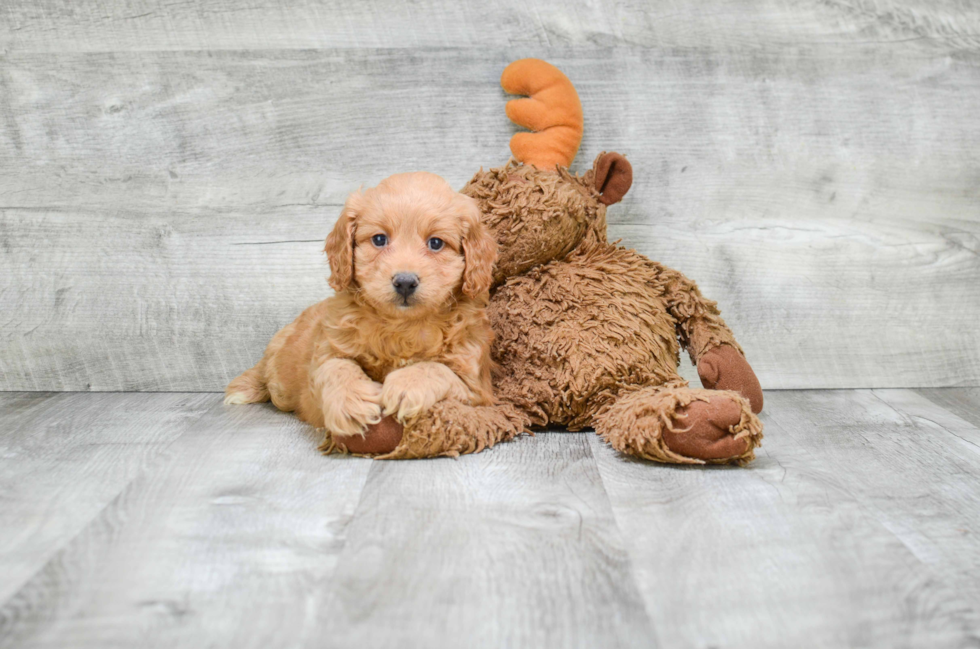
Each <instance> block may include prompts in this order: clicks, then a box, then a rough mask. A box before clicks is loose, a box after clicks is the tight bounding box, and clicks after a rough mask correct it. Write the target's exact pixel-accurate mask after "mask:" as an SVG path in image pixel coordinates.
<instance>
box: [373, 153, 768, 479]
mask: <svg viewBox="0 0 980 649" xmlns="http://www.w3.org/2000/svg"><path fill="white" fill-rule="evenodd" d="M609 155H615V156H617V158H616V161H615V165H614V164H611V163H607V161H606V160H605V158H606V157H607V156H609ZM624 163H625V159H623V158H622V156H619V155H618V154H601V155H600V156H599V157H598V158H597V159H596V162H595V165H594V168H593V169H592V170H590V171H588V172H586V173H585V174H582V175H581V176H576V175H574V174H571V173H569V172H568V170H566V169H561V168H559V169H557V170H556V171H543V170H540V169H536V168H534V167H532V166H529V165H522V164H517V163H515V162H513V161H512V162H510V163H508V164H507V165H506V166H504V167H501V168H497V169H490V170H489V171H483V170H481V171H480V172H479V173H478V174H476V176H474V178H473V179H472V180H471V181H470V182H469V184H468V185H467V186H466V187H465V188H464V189H463V193H466V194H468V195H470V196H472V197H473V198H475V199H476V200H477V201H478V203H479V204H480V207H481V209H482V211H483V218H484V222H485V223H486V224H487V225H488V226H489V227H490V229H491V230H492V231H493V232H494V235H495V236H496V238H497V242H498V246H499V258H498V266H497V269H496V271H495V273H494V283H495V288H494V289H493V290H492V293H491V298H490V304H489V307H488V310H487V313H488V315H489V317H490V322H491V326H492V328H493V330H494V334H495V340H494V344H493V347H492V356H493V360H494V362H495V364H496V366H495V369H494V372H493V382H494V391H495V393H496V398H497V399H498V401H499V402H500V404H502V405H501V406H499V407H498V408H479V409H478V408H467V407H466V406H464V405H461V404H454V405H453V407H452V408H451V409H449V408H447V407H445V406H444V407H443V408H442V409H441V410H440V414H439V416H438V417H434V418H430V419H427V420H426V421H425V422H417V423H414V424H412V425H410V426H409V427H408V429H407V430H406V438H408V437H411V438H412V439H415V440H428V441H427V442H426V443H429V444H432V445H433V447H432V448H433V449H435V448H443V447H445V448H452V449H454V450H457V452H466V451H465V450H459V449H473V450H476V449H477V448H483V447H484V446H488V445H490V444H491V443H494V442H496V441H500V440H502V439H509V438H511V437H513V436H514V435H513V428H511V426H513V425H514V423H515V422H516V421H517V418H516V417H513V416H511V417H505V419H506V425H505V426H504V430H505V431H506V432H505V433H504V434H502V435H497V434H493V433H490V432H488V429H490V428H492V425H491V424H489V422H488V421H487V419H488V418H490V417H499V414H498V412H499V410H500V408H507V412H508V413H512V412H516V413H520V415H521V416H522V417H523V418H524V419H525V420H526V421H527V422H528V423H529V424H530V426H531V427H545V426H551V425H563V426H566V427H567V428H568V429H569V430H580V429H582V428H586V427H590V426H592V427H595V428H596V429H597V431H599V432H600V434H601V435H602V436H603V438H604V439H606V440H607V441H609V442H610V443H611V444H612V445H613V446H614V447H615V448H617V449H618V450H621V451H623V452H625V453H631V454H634V455H637V456H638V457H643V458H647V459H652V460H657V461H661V462H675V463H703V462H706V461H707V462H746V461H748V460H749V459H751V458H752V457H753V449H754V448H755V447H756V446H757V445H758V444H759V442H760V441H761V439H762V434H761V431H762V425H761V423H760V422H759V420H758V418H757V417H756V416H755V414H754V413H753V412H752V407H751V406H750V404H749V402H748V401H747V400H746V399H745V398H743V397H744V396H748V395H747V394H745V392H751V387H752V385H750V384H751V382H752V381H754V385H755V387H756V388H757V387H758V381H757V380H755V375H754V373H752V371H751V367H749V366H748V364H747V363H745V362H744V358H743V356H742V350H741V348H740V347H739V345H738V343H737V342H736V340H735V337H734V336H733V335H732V332H731V331H730V330H729V329H728V327H727V326H726V325H725V322H724V320H722V318H721V316H720V314H719V312H718V308H717V305H716V303H715V302H713V301H711V300H708V299H706V298H705V297H704V296H703V295H702V294H701V292H700V290H699V289H698V287H697V285H696V284H695V283H694V282H692V281H691V280H690V279H688V278H686V277H685V276H684V275H682V274H681V273H679V272H677V271H675V270H672V269H670V268H666V267H664V266H663V265H662V264H659V263H657V262H654V261H651V260H649V259H647V258H646V257H643V256H642V255H640V254H638V253H636V252H635V251H633V250H628V249H626V248H622V247H619V246H616V245H614V244H610V243H609V242H608V241H607V238H606V206H605V204H604V203H602V202H601V200H600V199H601V194H600V192H599V189H598V188H597V187H596V186H595V184H594V183H595V182H596V178H597V173H596V169H601V168H606V171H605V172H604V173H605V176H606V177H608V174H609V173H610V172H609V169H610V168H613V167H614V166H616V165H619V167H620V172H619V173H622V170H623V165H624ZM625 164H626V165H628V163H625ZM681 348H684V349H686V350H687V352H688V353H689V354H690V356H691V360H692V362H694V363H695V364H698V363H699V361H700V360H701V359H702V358H703V357H704V356H705V354H707V353H708V352H710V351H712V350H718V349H720V348H724V349H729V350H731V352H732V353H734V354H735V355H736V357H737V358H738V359H739V360H740V361H741V363H742V364H743V365H744V368H745V370H746V371H745V372H742V371H741V370H739V372H741V373H739V372H736V373H734V374H731V375H730V376H729V377H728V378H727V379H723V378H721V377H717V378H716V381H718V382H719V385H724V386H725V387H730V388H732V389H735V390H739V391H741V392H742V395H741V396H740V395H739V394H737V393H736V392H724V391H710V390H698V389H692V388H688V387H687V384H686V382H685V381H684V380H683V379H682V378H681V377H680V376H679V374H678V373H677V366H678V363H679V354H680V350H681ZM722 356H724V355H722ZM722 356H718V357H714V356H713V357H712V358H713V359H714V362H713V363H712V364H711V370H712V371H713V372H715V373H717V372H720V373H721V374H725V373H726V371H727V370H728V368H729V367H739V366H738V364H737V363H734V364H733V363H731V362H728V363H718V362H717V360H718V359H719V358H722ZM724 358H726V359H727V360H728V361H731V358H729V357H727V356H724ZM706 365H707V364H706ZM705 369H706V370H707V369H708V368H707V367H706V368H705ZM740 382H742V383H745V385H747V386H748V388H749V389H747V390H745V391H742V390H741V387H742V386H741V385H740ZM759 395H760V399H761V390H759ZM709 403H710V404H712V407H710V408H707V407H705V406H703V405H701V404H709ZM692 404H693V405H692ZM759 405H760V407H761V400H760V401H759ZM457 418H458V419H457ZM436 421H438V422H439V423H440V424H441V425H443V426H448V427H449V428H450V429H452V430H453V431H456V432H452V433H451V434H450V435H449V437H450V438H452V441H447V440H444V439H443V438H444V437H446V435H445V434H444V433H443V432H442V431H441V430H440V428H439V426H436V425H435V424H436ZM681 421H683V422H685V424H684V425H683V426H680V425H679V424H678V423H677V422H681ZM463 422H465V423H463ZM458 431H463V432H464V433H465V434H467V435H468V434H472V433H471V432H469V431H479V435H478V437H479V439H480V442H479V443H467V444H461V443H460V442H459V441H458V439H456V438H457V437H458V434H459V432H458ZM682 433H683V434H685V435H686V436H685V437H683V438H682V437H679V436H678V435H680V434H682ZM671 440H673V441H674V443H675V444H676V445H677V447H678V448H683V449H685V451H687V454H685V453H682V452H679V451H678V450H677V449H672V448H671V446H670V443H671ZM413 444H414V446H413V447H414V448H420V449H425V448H426V447H425V445H424V444H422V443H421V442H419V441H416V442H413ZM699 445H700V446H699ZM400 448H401V447H400ZM726 449H727V453H728V454H727V455H725V452H726ZM397 453H398V451H396V453H395V454H397ZM719 453H721V454H722V457H715V455H717V454H719ZM395 454H393V455H395ZM398 456H405V457H407V455H398ZM412 456H413V457H414V455H412ZM386 457H387V456H386Z"/></svg>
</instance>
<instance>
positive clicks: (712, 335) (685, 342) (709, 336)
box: [660, 268, 742, 365]
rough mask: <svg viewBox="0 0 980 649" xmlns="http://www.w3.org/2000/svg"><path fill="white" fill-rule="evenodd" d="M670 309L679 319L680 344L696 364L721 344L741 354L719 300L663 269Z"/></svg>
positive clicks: (685, 278)
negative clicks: (720, 310)
mask: <svg viewBox="0 0 980 649" xmlns="http://www.w3.org/2000/svg"><path fill="white" fill-rule="evenodd" d="M660 280H661V281H662V282H663V287H664V297H665V298H666V299H667V310H668V311H669V312H670V315H672V316H673V317H674V320H675V321H676V322H677V337H678V338H680V341H681V346H682V347H684V349H686V350H687V352H688V354H690V355H691V362H692V363H694V364H695V365H697V363H698V361H699V360H701V357H702V356H703V355H704V354H705V352H707V351H708V350H710V349H713V348H715V347H718V346H719V345H729V346H730V347H734V348H735V349H737V350H738V351H739V353H741V351H742V348H741V347H739V345H738V343H737V342H735V335H734V334H732V331H731V329H729V328H728V325H726V324H725V321H724V320H722V319H721V314H720V312H719V311H718V303H717V302H714V301H713V300H709V299H707V298H706V297H704V296H703V295H701V290H700V289H698V285H697V284H695V283H694V282H693V281H691V280H690V279H688V278H687V277H685V276H684V275H683V274H681V273H679V272H677V271H676V270H673V269H670V268H664V269H663V270H662V271H661V272H660Z"/></svg>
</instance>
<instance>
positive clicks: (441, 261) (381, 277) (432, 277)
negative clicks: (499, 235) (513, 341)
mask: <svg viewBox="0 0 980 649" xmlns="http://www.w3.org/2000/svg"><path fill="white" fill-rule="evenodd" d="M324 251H325V252H326V253H327V258H328V261H329V263H330V271H331V274H330V286H331V287H333V289H334V291H335V295H334V296H333V297H331V298H328V299H326V300H324V301H323V302H320V303H319V304H315V305H313V306H311V307H309V308H308V309H306V310H305V311H304V312H303V313H302V314H301V315H300V316H299V317H298V318H297V319H296V320H295V321H294V322H293V323H292V324H289V325H287V326H286V327H284V328H283V329H282V330H281V331H279V333H277V334H276V335H275V336H274V337H273V338H272V341H271V342H270V343H269V345H268V347H267V348H266V350H265V355H264V356H263V358H262V360H261V361H259V363H258V364H257V365H256V366H255V367H253V368H252V369H250V370H248V371H247V372H245V373H244V374H242V375H241V376H239V377H238V378H236V379H235V380H234V381H232V382H231V383H230V384H229V385H228V389H227V390H226V391H225V394H226V396H225V403H231V404H240V403H256V402H261V401H268V400H269V399H271V400H272V403H274V404H275V406H276V407H277V408H279V409H280V410H284V411H287V412H290V411H295V412H296V414H297V415H298V416H299V418H300V419H302V420H303V421H306V422H309V423H310V424H313V425H314V426H316V427H318V428H325V429H326V430H327V433H328V438H327V439H328V441H329V439H330V436H333V437H334V438H336V439H338V440H339V441H343V440H344V438H350V437H351V436H353V435H359V436H363V435H364V432H365V429H366V427H367V426H368V425H369V424H376V423H378V422H379V421H381V419H382V417H384V416H386V415H393V416H394V417H395V418H396V419H397V420H398V421H400V422H401V423H403V424H405V423H408V422H410V421H411V420H412V419H414V418H415V417H418V416H419V415H420V414H422V413H424V412H425V411H426V410H428V409H429V408H431V407H432V405H433V404H435V403H436V402H438V401H440V400H442V399H447V398H451V399H458V400H460V401H463V402H465V403H469V404H472V405H486V404H490V403H492V401H493V395H492V392H491V386H490V366H491V361H490V343H491V340H492V337H493V332H492V330H491V329H490V325H489V322H488V319H487V316H486V314H485V311H484V309H485V307H486V304H487V301H488V296H489V294H488V291H489V288H490V282H491V277H492V272H493V263H494V260H495V259H496V255H497V244H496V242H495V240H494V238H493V236H492V235H491V234H490V232H489V230H488V229H487V228H486V227H485V226H484V225H483V224H482V223H481V222H480V210H479V208H478V207H477V204H476V201H474V200H473V199H471V198H469V197H468V196H464V195H462V194H460V193H458V192H456V191H454V190H453V189H452V188H451V187H450V186H449V184H448V183H446V181H445V180H443V179H442V178H440V177H439V176H436V175H434V174H430V173H406V174H398V175H395V176H392V177H390V178H388V179H386V180H384V181H383V182H381V184H379V185H378V186H377V187H374V188H372V189H368V190H366V191H364V192H363V193H361V192H355V193H354V194H351V195H350V196H349V197H348V199H347V201H346V203H345V204H344V209H343V211H342V212H341V214H340V218H339V219H338V220H337V224H336V225H335V226H334V229H333V231H332V232H331V233H330V235H329V236H328V237H327V241H326V247H325V248H324Z"/></svg>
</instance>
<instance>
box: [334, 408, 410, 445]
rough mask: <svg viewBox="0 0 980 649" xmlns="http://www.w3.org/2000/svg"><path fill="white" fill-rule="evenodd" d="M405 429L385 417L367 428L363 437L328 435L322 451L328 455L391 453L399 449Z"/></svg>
mask: <svg viewBox="0 0 980 649" xmlns="http://www.w3.org/2000/svg"><path fill="white" fill-rule="evenodd" d="M403 434H404V429H403V428H402V425H401V424H400V423H398V420H396V419H395V418H394V417H392V416H391V415H389V416H387V417H385V418H384V419H382V420H381V421H379V422H378V423H376V424H371V425H370V426H368V427H367V430H366V431H365V432H364V435H363V437H362V436H361V435H350V436H344V437H341V436H339V435H333V436H331V435H329V434H328V435H327V439H326V441H325V442H324V443H323V445H322V446H321V447H320V450H322V451H325V452H327V453H331V452H339V453H342V452H344V451H347V452H348V453H354V454H355V455H378V454H382V453H391V452H392V451H394V450H395V449H396V448H398V444H399V442H401V441H402V435H403Z"/></svg>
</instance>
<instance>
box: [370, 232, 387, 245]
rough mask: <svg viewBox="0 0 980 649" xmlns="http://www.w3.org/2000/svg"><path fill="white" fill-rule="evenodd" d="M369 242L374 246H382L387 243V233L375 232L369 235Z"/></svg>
mask: <svg viewBox="0 0 980 649" xmlns="http://www.w3.org/2000/svg"><path fill="white" fill-rule="evenodd" d="M371 243H373V244H374V247H375V248H384V247H385V246H387V245H388V235H387V234H376V235H374V236H373V237H371Z"/></svg>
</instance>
